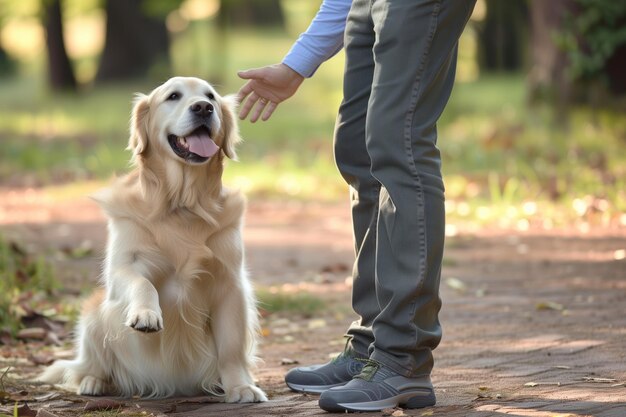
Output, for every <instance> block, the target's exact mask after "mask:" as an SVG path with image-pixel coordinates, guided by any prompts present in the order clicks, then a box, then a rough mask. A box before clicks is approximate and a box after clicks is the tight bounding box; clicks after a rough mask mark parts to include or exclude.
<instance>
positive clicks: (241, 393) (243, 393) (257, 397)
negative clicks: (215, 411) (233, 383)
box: [226, 385, 267, 403]
mask: <svg viewBox="0 0 626 417" xmlns="http://www.w3.org/2000/svg"><path fill="white" fill-rule="evenodd" d="M265 401H267V396H266V395H265V393H264V392H263V391H261V389H259V388H258V387H255V386H254V385H239V386H238V387H234V388H232V389H230V390H227V391H226V402H227V403H260V402H265Z"/></svg>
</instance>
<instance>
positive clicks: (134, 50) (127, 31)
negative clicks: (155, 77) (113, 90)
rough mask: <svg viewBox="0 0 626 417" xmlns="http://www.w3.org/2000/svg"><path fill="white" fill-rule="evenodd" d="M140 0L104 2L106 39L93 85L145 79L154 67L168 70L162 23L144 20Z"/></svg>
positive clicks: (167, 40) (144, 16) (152, 19)
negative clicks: (162, 65) (162, 67)
mask: <svg viewBox="0 0 626 417" xmlns="http://www.w3.org/2000/svg"><path fill="white" fill-rule="evenodd" d="M141 6H142V1H141V0H107V2H106V14H107V23H106V39H105V46H104V51H103V53H102V57H101V58H100V66H99V68H98V73H97V75H96V82H103V81H117V80H128V79H133V78H140V77H145V76H146V75H148V73H149V71H150V69H151V68H152V67H153V66H154V65H155V64H165V65H166V66H169V54H168V53H169V36H168V32H167V28H166V26H165V20H164V19H159V18H156V17H152V16H147V15H146V14H145V13H144V12H143V10H142V7H141Z"/></svg>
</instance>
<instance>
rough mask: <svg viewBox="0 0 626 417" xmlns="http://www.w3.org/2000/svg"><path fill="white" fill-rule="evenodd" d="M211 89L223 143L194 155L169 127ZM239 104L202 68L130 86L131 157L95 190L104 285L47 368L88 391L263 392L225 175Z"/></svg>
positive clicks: (184, 122) (236, 395)
mask: <svg viewBox="0 0 626 417" xmlns="http://www.w3.org/2000/svg"><path fill="white" fill-rule="evenodd" d="M173 92H175V93H178V96H174V95H172V94H173ZM172 97H178V99H172ZM207 101H209V102H210V103H211V104H212V106H213V107H211V108H212V109H213V110H212V115H211V118H210V123H208V126H209V127H210V129H211V137H212V139H213V140H214V142H215V144H216V145H217V146H219V151H217V153H216V154H214V155H213V156H211V157H210V158H209V159H208V161H206V162H200V163H198V162H197V161H196V162H190V161H188V160H185V159H184V158H182V157H180V156H179V155H177V154H176V153H175V151H174V150H173V147H172V146H171V145H170V143H168V135H169V136H172V134H173V135H177V136H184V135H187V134H188V133H189V131H190V129H191V128H193V125H192V122H193V120H195V119H194V117H193V116H194V115H193V114H192V113H193V112H192V111H191V106H193V105H194V103H197V102H203V103H206V102H207ZM234 106H235V102H234V99H233V98H232V97H220V96H219V95H218V94H217V93H216V92H215V91H214V89H213V88H212V87H211V86H210V85H209V84H208V83H206V82H205V81H202V80H199V79H197V78H182V77H176V78H172V79H170V80H168V81H167V82H166V83H165V84H163V85H161V86H160V87H158V88H156V89H155V90H154V91H152V93H151V94H150V95H148V96H145V95H138V96H137V98H136V100H135V104H134V109H133V116H132V120H131V135H130V141H129V149H130V150H131V151H132V155H133V156H132V158H133V162H134V166H135V168H134V170H133V171H132V172H131V173H130V174H128V175H127V176H125V177H123V178H120V179H118V180H117V181H116V182H115V183H114V184H113V185H112V186H111V187H110V188H108V189H105V190H103V191H102V192H99V193H98V194H97V195H96V196H95V197H94V199H95V200H96V201H97V202H98V203H99V204H100V206H101V207H102V209H103V210H104V212H105V213H106V214H107V217H108V219H109V225H108V229H109V241H108V245H107V250H106V259H105V264H104V273H103V279H102V281H103V288H102V289H101V290H99V291H96V292H95V293H94V295H93V296H92V297H91V298H90V299H89V300H87V301H86V302H85V305H84V308H83V311H82V313H81V317H80V320H79V323H78V327H77V337H76V347H77V357H76V359H74V360H71V361H57V362H55V363H54V364H53V365H52V366H51V367H50V368H48V369H47V370H46V372H44V374H43V376H42V378H41V379H42V380H44V381H47V382H50V383H57V382H64V383H66V384H68V385H71V386H74V387H76V389H77V392H78V393H79V394H85V395H104V394H118V395H123V396H132V395H141V396H152V397H163V396H171V395H197V394H199V393H201V392H208V393H212V394H217V395H222V393H223V395H224V399H225V401H228V402H253V401H266V400H267V398H266V396H265V394H264V393H263V391H261V390H260V389H259V388H257V387H256V386H255V385H254V381H253V378H252V374H251V369H252V367H253V365H254V360H255V356H254V354H255V345H256V341H255V338H256V334H257V327H258V321H257V320H258V319H257V310H256V301H255V298H254V294H253V291H252V287H251V285H250V282H249V281H248V278H247V276H246V271H245V268H244V265H243V255H244V251H243V244H242V237H241V228H242V219H243V214H244V209H245V200H244V198H243V196H242V195H241V194H240V193H239V192H234V191H231V190H228V189H226V188H224V187H223V186H222V182H221V176H222V171H223V162H224V161H223V160H224V157H225V156H226V157H230V158H236V153H235V145H236V144H237V143H238V142H239V141H240V139H239V133H238V129H237V124H236V119H235V116H234Z"/></svg>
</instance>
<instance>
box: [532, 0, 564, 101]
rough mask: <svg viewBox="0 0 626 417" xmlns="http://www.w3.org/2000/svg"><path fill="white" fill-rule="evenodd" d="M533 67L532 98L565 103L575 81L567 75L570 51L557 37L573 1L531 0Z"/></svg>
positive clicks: (533, 99)
mask: <svg viewBox="0 0 626 417" xmlns="http://www.w3.org/2000/svg"><path fill="white" fill-rule="evenodd" d="M529 6H530V23H531V36H530V51H531V63H532V64H531V68H530V73H529V77H528V83H529V85H528V86H529V92H530V94H529V98H530V100H531V101H536V100H539V99H548V100H555V101H556V102H557V104H560V105H562V106H564V105H565V104H566V103H567V102H568V101H569V100H570V98H571V97H570V95H571V90H572V88H571V87H572V85H571V84H572V83H571V80H570V79H569V77H568V75H567V67H568V65H569V60H568V58H567V54H566V52H565V51H563V49H562V48H560V47H559V46H558V45H557V44H556V42H555V39H554V36H555V33H556V32H557V31H558V30H560V29H561V28H563V25H564V22H565V19H566V17H567V14H568V13H571V12H572V11H573V10H574V9H575V3H574V1H573V0H549V1H546V0H530V2H529Z"/></svg>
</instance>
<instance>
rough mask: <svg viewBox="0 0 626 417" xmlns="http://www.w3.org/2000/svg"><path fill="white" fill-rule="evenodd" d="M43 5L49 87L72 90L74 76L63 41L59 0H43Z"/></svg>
mask: <svg viewBox="0 0 626 417" xmlns="http://www.w3.org/2000/svg"><path fill="white" fill-rule="evenodd" d="M43 5H44V27H45V30H46V47H47V53H48V81H49V83H50V87H51V88H52V89H54V90H72V91H74V90H76V78H75V77H74V70H73V69H72V65H71V63H70V59H69V57H68V56H67V51H66V50H65V42H64V41H63V18H62V14H61V0H44V1H43Z"/></svg>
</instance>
